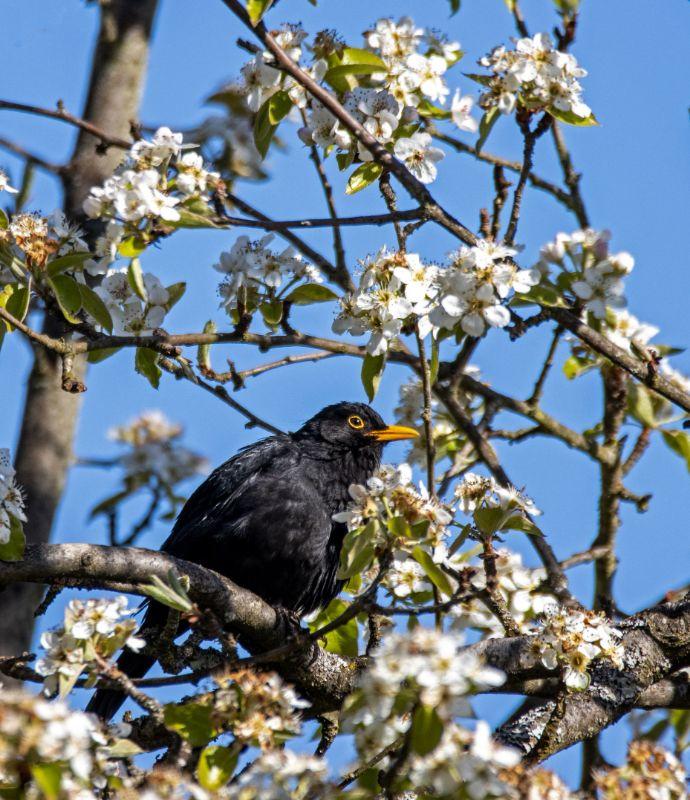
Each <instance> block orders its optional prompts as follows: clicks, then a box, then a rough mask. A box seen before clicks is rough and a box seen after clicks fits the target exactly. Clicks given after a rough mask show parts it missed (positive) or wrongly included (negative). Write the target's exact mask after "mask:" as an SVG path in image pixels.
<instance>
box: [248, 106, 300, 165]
mask: <svg viewBox="0 0 690 800" xmlns="http://www.w3.org/2000/svg"><path fill="white" fill-rule="evenodd" d="M291 109H292V100H291V99H290V95H289V94H288V93H287V92H285V91H282V90H281V91H280V92H276V93H275V94H274V95H271V97H269V98H268V100H266V102H265V103H264V104H263V105H262V106H261V108H260V109H259V110H258V111H257V112H256V118H255V119H254V144H255V145H256V149H257V150H258V151H259V153H261V157H262V158H265V157H266V153H268V148H269V146H270V144H271V140H272V139H273V134H274V133H275V132H276V128H277V127H278V124H279V123H280V121H281V120H282V119H284V118H285V117H286V116H287V115H288V114H289V113H290V110H291Z"/></svg>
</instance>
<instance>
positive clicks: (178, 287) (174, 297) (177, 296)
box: [165, 281, 187, 311]
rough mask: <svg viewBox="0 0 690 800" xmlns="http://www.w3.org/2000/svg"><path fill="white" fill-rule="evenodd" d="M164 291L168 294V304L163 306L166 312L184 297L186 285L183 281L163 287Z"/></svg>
mask: <svg viewBox="0 0 690 800" xmlns="http://www.w3.org/2000/svg"><path fill="white" fill-rule="evenodd" d="M165 290H166V291H167V293H168V302H167V303H166V304H165V308H166V310H167V311H170V309H171V308H172V307H173V306H174V305H176V304H177V303H178V302H179V301H180V300H181V299H182V297H183V296H184V293H185V292H186V291H187V284H186V283H185V282H184V281H180V282H179V283H171V284H170V286H166V287H165Z"/></svg>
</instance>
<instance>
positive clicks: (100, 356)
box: [86, 347, 122, 364]
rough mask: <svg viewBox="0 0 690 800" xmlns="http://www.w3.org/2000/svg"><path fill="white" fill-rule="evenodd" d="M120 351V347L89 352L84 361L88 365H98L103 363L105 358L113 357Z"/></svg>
mask: <svg viewBox="0 0 690 800" xmlns="http://www.w3.org/2000/svg"><path fill="white" fill-rule="evenodd" d="M120 350H122V348H121V347H103V348H101V349H100V350H89V354H88V355H87V356H86V360H87V361H88V362H89V364H100V363H101V361H105V360H106V358H110V356H114V355H115V353H119V352H120Z"/></svg>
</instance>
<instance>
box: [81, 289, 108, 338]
mask: <svg viewBox="0 0 690 800" xmlns="http://www.w3.org/2000/svg"><path fill="white" fill-rule="evenodd" d="M78 285H79V293H80V294H81V305H82V308H83V309H84V311H87V312H88V313H89V314H91V316H92V317H93V318H94V319H95V320H96V322H97V323H98V324H99V325H100V326H101V327H102V328H105V330H107V331H108V333H112V332H113V318H112V317H111V316H110V311H108V309H107V307H106V305H105V303H104V302H103V301H102V300H101V298H100V297H99V296H98V295H97V294H96V292H94V290H93V289H91V288H90V287H88V286H87V285H86V284H85V283H80V284H78Z"/></svg>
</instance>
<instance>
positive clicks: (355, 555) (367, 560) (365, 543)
mask: <svg viewBox="0 0 690 800" xmlns="http://www.w3.org/2000/svg"><path fill="white" fill-rule="evenodd" d="M375 535H376V522H375V521H374V520H369V522H368V523H367V524H366V525H365V527H364V528H358V529H356V530H354V531H350V532H349V533H348V534H347V535H346V536H345V539H344V540H343V547H342V550H341V552H340V564H339V567H338V579H339V580H347V579H348V578H351V577H352V576H353V575H355V574H357V573H359V572H362V571H363V570H364V569H365V568H366V567H368V566H369V565H370V564H371V562H372V560H373V558H374V538H375Z"/></svg>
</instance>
